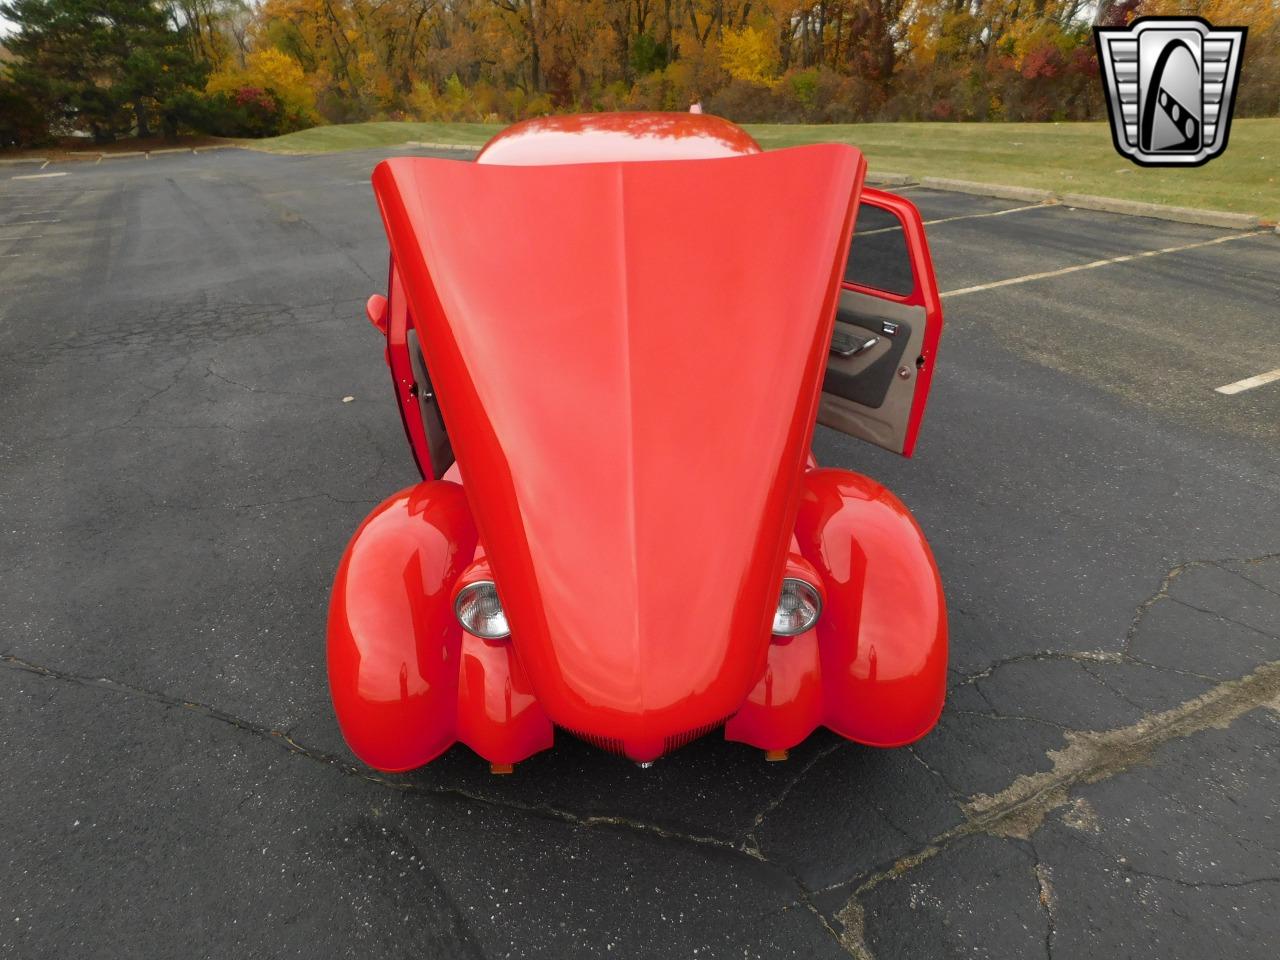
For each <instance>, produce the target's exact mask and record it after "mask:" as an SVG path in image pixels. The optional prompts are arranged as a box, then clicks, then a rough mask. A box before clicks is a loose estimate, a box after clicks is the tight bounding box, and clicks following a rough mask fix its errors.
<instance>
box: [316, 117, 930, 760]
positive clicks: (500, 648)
mask: <svg viewBox="0 0 1280 960" xmlns="http://www.w3.org/2000/svg"><path fill="white" fill-rule="evenodd" d="M865 172H866V163H865V161H864V159H863V157H862V156H861V154H860V153H859V152H858V151H857V150H856V149H854V148H853V147H849V146H843V145H835V144H827V145H816V146H806V147H796V148H793V149H788V150H777V151H771V152H768V153H765V152H761V150H760V148H759V146H758V145H757V144H756V143H755V141H754V140H752V138H751V137H750V136H749V135H748V134H747V133H745V132H744V131H743V130H741V129H740V128H738V127H736V126H734V125H732V124H730V123H728V122H726V121H724V120H720V119H717V118H714V117H710V116H693V115H688V114H614V115H607V114H606V115H595V116H580V117H557V118H548V119H540V120H532V121H526V122H524V123H519V124H516V125H515V126H513V127H511V128H509V129H508V130H506V131H505V132H503V133H501V134H499V135H498V136H497V137H495V138H494V139H493V140H492V141H490V142H489V144H488V145H487V146H486V147H485V148H484V149H483V150H482V151H481V153H480V156H479V158H478V160H477V162H476V163H461V162H458V161H454V160H435V159H420V158H404V159H394V160H388V161H386V162H384V163H381V164H379V165H378V167H377V169H376V170H375V171H374V175H373V185H374V191H375V193H376V195H377V199H378V205H379V208H380V210H381V213H382V219H383V222H384V223H385V225H386V230H387V237H388V240H389V242H390V247H391V268H390V278H389V281H388V292H387V295H386V296H385V297H383V296H380V295H379V296H374V297H372V298H371V299H370V301H369V306H368V315H369V319H370V320H371V321H372V323H373V325H374V326H375V327H376V328H377V329H378V330H379V331H380V332H381V333H382V334H383V335H384V336H385V338H386V357H387V361H388V363H389V365H390V367H391V374H392V381H393V384H394V388H395V400H396V406H397V408H398V410H399V412H400V417H401V419H402V420H403V423H404V428H405V433H406V435H407V437H408V440H409V446H410V449H411V450H412V452H413V456H414V459H415V460H416V462H417V466H418V469H419V470H420V471H421V473H422V477H423V480H422V482H421V483H418V484H415V485H414V486H411V487H409V488H407V489H405V490H401V491H400V492H399V493H396V494H394V495H393V496H391V497H390V498H389V499H387V500H386V501H385V502H383V503H382V504H381V505H380V506H378V507H377V509H375V510H374V511H373V512H372V513H371V514H370V515H369V517H368V518H367V519H366V520H365V521H364V523H363V524H362V525H361V526H360V528H359V530H357V531H356V534H355V536H354V537H353V538H352V540H351V543H350V545H349V546H348V547H347V550H346V553H345V554H344V556H343V558H342V561H341V564H340V566H339V568H338V573H337V579H336V582H335V584H334V588H333V597H332V603H331V608H330V614H329V629H328V651H329V679H330V687H331V691H332V695H333V702H334V706H335V708H336V710H337V714H338V720H339V723H340V724H341V727H342V731H343V734H344V735H345V737H346V739H347V742H348V744H349V745H350V746H351V748H352V750H354V751H355V753H356V755H357V756H359V757H360V759H361V760H363V761H364V762H365V763H367V764H369V765H370V766H373V767H376V768H378V769H381V770H388V771H399V770H407V769H410V768H412V767H417V766H419V765H421V764H424V763H427V762H428V761H429V760H431V759H433V758H434V757H436V756H437V755H439V754H440V753H441V752H443V751H444V750H446V749H448V748H449V747H450V746H451V745H452V744H454V743H455V742H458V741H461V742H462V743H465V744H466V745H467V746H469V747H470V748H471V749H472V750H474V751H475V752H476V753H478V754H480V756H482V757H484V758H485V759H486V760H488V761H489V762H490V764H491V765H492V769H493V770H495V771H497V772H505V771H509V770H510V769H511V765H513V764H515V763H517V762H519V761H521V760H523V759H525V758H526V757H528V756H530V755H531V754H533V753H536V752H538V751H540V750H545V749H547V748H548V747H550V746H551V745H552V741H553V739H554V736H555V731H556V729H557V728H559V729H560V730H562V731H565V732H568V733H571V734H573V735H575V736H577V737H581V738H583V739H585V740H587V741H589V742H591V743H593V744H596V745H598V746H600V747H602V748H604V749H607V750H610V751H614V752H616V753H620V754H623V755H625V756H627V757H629V758H631V759H633V760H635V761H638V762H641V763H648V762H650V761H653V760H654V759H656V758H658V757H660V756H662V755H663V754H664V753H667V752H669V751H671V750H674V749H676V748H678V747H680V746H682V745H683V744H686V743H688V742H689V741H691V740H693V739H695V738H697V737H700V736H703V735H704V734H707V733H710V732H711V731H714V730H717V729H721V728H722V729H723V730H724V736H725V737H727V738H728V739H730V740H737V741H741V742H744V743H747V744H751V745H753V746H756V747H759V748H761V749H763V750H765V751H768V753H769V756H771V757H774V758H776V757H780V756H785V751H786V750H787V749H788V748H790V747H792V746H794V745H795V744H797V743H799V742H800V741H801V740H803V739H804V738H805V737H807V736H808V735H809V734H810V733H811V732H812V731H813V730H814V729H815V727H817V726H818V725H823V726H826V727H828V728H830V729H831V730H834V731H835V732H837V733H839V734H840V735H841V736H844V737H847V738H849V739H851V740H856V741H858V742H859V743H865V744H873V745H876V746H883V747H892V746H897V745H901V744H905V743H909V742H910V741H913V740H915V739H917V738H919V737H921V736H923V735H924V734H925V733H926V732H928V731H929V729H930V728H931V727H932V726H933V725H934V723H935V722H936V720H937V718H938V714H939V712H940V711H941V709H942V701H943V694H944V686H945V673H946V659H947V625H946V611H945V606H944V601H943V595H942V587H941V584H940V582H939V579H938V571H937V568H936V566H935V564H934V560H933V557H932V555H931V553H930V551H929V547H928V544H927V543H926V541H925V538H924V535H923V534H922V533H921V531H920V528H919V526H917V524H916V522H915V520H914V519H913V518H912V516H911V514H910V513H909V512H908V511H907V509H906V508H905V507H904V506H903V505H902V503H901V502H899V501H898V499H897V498H895V497H894V495H893V494H892V493H890V492H889V491H888V490H886V489H885V488H884V487H882V486H881V485H880V484H879V483H877V482H876V481H874V480H872V479H870V478H868V477H865V476H863V475H861V474H858V473H852V472H850V471H848V470H842V469H830V468H822V467H819V466H818V464H817V463H816V462H815V461H814V458H813V455H812V453H811V452H810V442H811V439H812V435H813V430H814V424H815V422H817V423H822V424H825V425H827V426H828V427H831V428H833V429H835V430H839V431H843V432H845V433H847V434H851V435H852V436H855V437H859V438H861V439H863V440H866V441H869V442H870V443H873V444H876V445H879V446H881V447H885V448H887V449H889V450H893V451H895V452H897V453H900V454H902V455H904V456H910V455H911V452H912V449H913V447H914V446H915V443H916V437H917V435H918V433H919V431H920V422H921V418H922V417H923V415H924V409H925V400H926V398H927V396H928V392H929V381H930V378H931V377H932V374H933V367H934V363H935V360H936V355H937V346H938V336H939V333H940V332H941V328H942V311H941V307H940V304H939V300H938V293H937V287H936V283H935V281H934V276H933V268H932V265H931V263H930V260H929V253H928V248H927V246H926V243H925V237H924V232H923V230H922V228H921V224H920V217H919V214H918V212H917V211H916V209H915V207H914V206H913V205H912V204H911V203H910V202H908V201H907V200H904V199H902V198H900V197H897V196H893V195H890V194H888V193H882V192H880V191H878V190H873V189H871V188H869V187H865V186H864V185H863V176H864V174H865ZM855 221H858V222H859V224H860V225H861V226H860V232H859V234H858V237H857V239H856V240H854V241H853V247H852V254H851V253H850V244H851V238H853V237H854V225H855ZM895 251H897V252H898V253H899V254H900V257H898V258H895V257H894V256H893V254H894V252H895Z"/></svg>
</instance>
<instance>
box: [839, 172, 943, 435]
mask: <svg viewBox="0 0 1280 960" xmlns="http://www.w3.org/2000/svg"><path fill="white" fill-rule="evenodd" d="M840 286H841V289H840V304H839V309H838V311H837V313H836V324H835V332H834V334H833V336H832V339H831V351H830V354H829V355H828V358H827V373H826V378H825V379H824V381H823V384H822V406H821V408H820V409H819V412H818V422H819V423H821V424H823V425H824V426H827V427H830V428H832V429H833V430H839V431H840V432H841V433H847V434H849V435H850V436H854V437H859V438H861V439H863V440H867V441H869V442H871V443H874V444H875V445H876V446H880V447H884V448H885V449H886V450H892V451H893V452H894V453H900V454H902V455H903V456H905V457H909V456H911V453H912V450H914V448H915V443H916V436H917V435H918V434H919V432H920V422H921V420H922V419H923V418H924V408H925V402H926V401H927V400H928V397H929V384H930V381H931V380H932V378H933V367H934V363H935V362H936V359H937V352H938V338H939V336H940V335H941V333H942V303H941V301H940V299H939V297H938V284H937V280H936V279H935V278H934V275H933V262H932V261H931V260H930V258H929V246H928V243H927V242H926V241H925V236H924V227H923V226H922V224H921V222H920V211H918V210H917V209H916V207H915V204H913V203H912V202H911V201H910V200H905V199H903V198H902V197H899V196H896V195H894V194H891V193H885V192H884V191H882V190H874V189H872V188H870V187H864V188H863V191H862V203H861V206H860V207H859V210H858V218H857V223H856V225H855V228H854V234H853V244H852V246H851V247H850V249H849V259H848V262H847V263H846V265H845V272H844V280H843V282H842V283H841V285H840Z"/></svg>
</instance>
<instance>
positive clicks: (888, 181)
mask: <svg viewBox="0 0 1280 960" xmlns="http://www.w3.org/2000/svg"><path fill="white" fill-rule="evenodd" d="M866 181H867V183H876V184H879V185H880V186H882V187H910V186H914V185H915V182H916V178H915V177H909V176H907V175H906V174H905V173H881V172H879V171H878V170H868V171H867V176H866Z"/></svg>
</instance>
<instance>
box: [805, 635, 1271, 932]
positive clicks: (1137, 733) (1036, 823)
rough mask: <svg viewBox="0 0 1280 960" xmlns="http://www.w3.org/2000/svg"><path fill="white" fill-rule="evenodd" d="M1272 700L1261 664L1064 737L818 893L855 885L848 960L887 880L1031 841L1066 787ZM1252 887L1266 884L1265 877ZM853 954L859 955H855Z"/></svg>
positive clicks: (844, 916)
mask: <svg viewBox="0 0 1280 960" xmlns="http://www.w3.org/2000/svg"><path fill="white" fill-rule="evenodd" d="M1277 698H1280V660H1276V661H1272V662H1270V663H1266V664H1263V665H1262V666H1260V667H1258V668H1257V669H1256V670H1254V671H1253V672H1252V673H1250V674H1248V675H1246V676H1244V677H1240V678H1238V679H1234V680H1226V681H1222V682H1220V683H1218V684H1217V685H1215V686H1214V687H1212V688H1210V689H1209V690H1208V691H1206V692H1205V693H1203V694H1201V695H1200V696H1197V697H1193V698H1192V699H1190V700H1187V701H1185V702H1183V703H1181V704H1179V705H1178V706H1176V707H1173V708H1172V709H1170V710H1165V711H1162V712H1160V713H1155V714H1151V715H1149V716H1145V717H1143V718H1142V719H1140V720H1138V721H1137V722H1136V723H1132V724H1128V725H1127V726H1123V727H1117V728H1115V729H1112V730H1103V731H1067V733H1066V740H1067V743H1066V746H1065V747H1063V748H1062V749H1060V750H1051V751H1049V753H1048V758H1049V760H1050V763H1051V766H1050V769H1048V770H1045V771H1040V772H1036V773H1029V774H1023V775H1022V776H1019V777H1017V778H1016V779H1015V780H1014V781H1013V782H1012V783H1011V784H1010V785H1009V786H1008V787H1006V788H1005V789H1004V790H1001V791H1000V792H998V793H995V794H978V795H976V796H974V797H972V798H970V799H969V800H968V801H967V802H966V803H964V804H962V805H961V812H962V813H963V815H964V820H963V822H961V823H960V824H958V825H957V826H955V827H953V828H951V829H950V830H947V831H944V832H942V833H940V834H938V835H937V836H935V837H933V838H932V839H930V840H929V841H928V842H927V843H925V844H923V845H922V846H921V847H920V849H918V850H916V851H914V852H912V853H910V854H907V855H906V856H903V857H900V858H899V859H898V860H896V861H895V862H894V863H892V864H891V865H889V866H888V867H886V868H884V869H881V870H879V871H877V872H874V873H872V874H870V875H863V876H862V877H857V878H854V879H852V880H847V881H842V882H840V883H836V884H832V885H830V886H828V887H825V888H823V889H822V890H820V891H817V892H822V893H825V892H830V891H835V890H839V889H843V888H848V887H850V886H854V889H853V892H852V894H851V895H850V897H849V900H848V901H847V903H846V904H845V906H844V907H843V908H842V909H841V910H840V911H839V912H838V913H837V919H839V920H841V922H842V923H844V925H845V933H844V934H842V938H843V939H842V942H844V944H845V948H846V950H848V951H849V952H850V954H851V955H853V956H863V955H866V954H865V944H864V943H863V938H864V931H863V924H864V922H865V921H864V915H863V908H862V906H861V898H862V897H863V896H864V895H865V894H867V893H869V892H870V891H872V890H874V889H875V888H876V887H878V886H879V885H880V884H882V883H884V882H885V881H886V880H892V879H895V878H897V877H900V876H902V875H903V874H905V873H907V872H909V871H911V870H913V869H915V867H917V866H919V865H920V864H921V863H924V862H925V861H926V860H929V859H932V858H933V857H934V856H936V855H937V854H939V853H941V852H943V851H944V850H946V849H947V848H949V847H950V846H951V845H952V844H954V843H955V842H957V841H959V840H962V839H964V838H966V837H971V836H975V835H978V834H986V835H989V836H993V837H1011V838H1018V839H1022V840H1029V839H1030V838H1031V836H1032V835H1033V834H1034V833H1035V832H1036V831H1037V830H1038V829H1039V828H1040V826H1041V825H1042V824H1043V822H1044V819H1045V817H1046V816H1047V815H1048V814H1049V813H1051V812H1052V811H1054V810H1056V809H1057V808H1059V807H1061V806H1064V805H1066V804H1067V803H1068V802H1069V801H1070V791H1071V789H1072V788H1074V787H1076V786H1078V785H1080V784H1084V783H1097V782H1098V781H1100V780H1105V779H1107V778H1109V777H1113V776H1115V775H1116V774H1118V773H1122V772H1124V771H1126V770H1128V769H1130V768H1131V767H1133V766H1135V765H1136V764H1139V763H1143V762H1146V761H1147V760H1148V759H1149V758H1150V757H1151V755H1152V753H1154V751H1155V750H1156V749H1158V748H1159V747H1161V746H1163V745H1164V744H1166V743H1168V742H1170V741H1171V740H1177V739H1183V738H1186V737H1189V736H1192V735H1193V734H1196V733H1199V732H1201V731H1203V730H1207V729H1210V728H1219V729H1221V728H1225V727H1227V726H1229V725H1230V724H1232V723H1234V722H1235V721H1236V720H1238V719H1239V718H1240V717H1242V716H1244V715H1245V714H1247V713H1250V712H1252V711H1253V710H1256V709H1260V708H1274V707H1273V705H1274V704H1275V703H1276V701H1277ZM1037 879H1038V880H1040V882H1041V884H1042V891H1043V890H1044V887H1043V882H1044V881H1043V879H1041V878H1040V877H1039V874H1037ZM1175 882H1176V881H1175ZM1254 882H1269V878H1259V879H1258V880H1257V881H1254ZM855 884H856V886H855ZM1049 890H1050V893H1049V894H1048V896H1052V888H1051V887H1050V888H1049ZM1046 909H1047V907H1046ZM850 924H852V927H851V926H850ZM846 941H847V942H846ZM856 949H861V950H863V951H864V953H863V954H859V953H857V952H855V950H856Z"/></svg>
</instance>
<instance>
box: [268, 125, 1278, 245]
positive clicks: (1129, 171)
mask: <svg viewBox="0 0 1280 960" xmlns="http://www.w3.org/2000/svg"><path fill="white" fill-rule="evenodd" d="M746 127H747V129H748V130H749V131H750V132H751V134H752V135H753V136H754V137H755V138H756V139H757V140H759V141H760V144H761V145H762V146H764V147H766V148H769V147H789V146H794V145H796V144H801V143H817V142H821V141H839V142H843V143H851V144H853V145H855V146H857V147H859V148H860V149H861V150H862V151H863V152H864V153H865V154H866V156H867V160H868V162H869V163H870V165H871V167H872V169H874V170H879V171H884V172H892V173H906V174H910V175H911V176H914V177H926V176H934V177H954V178H957V179H960V180H977V181H981V182H986V183H1011V184H1017V185H1019V186H1027V187H1042V188H1044V189H1048V190H1054V191H1057V192H1059V193H1091V194H1097V195H1099V196H1107V197H1123V198H1126V199H1130V200H1145V201H1149V202H1151V203H1168V204H1173V205H1175V206H1181V207H1206V208H1209V209H1213V210H1228V211H1232V212H1235V213H1256V214H1259V215H1260V216H1262V217H1264V218H1266V219H1268V220H1276V219H1278V218H1280V118H1274V119H1264V120H1236V121H1235V122H1234V123H1232V125H1231V142H1230V145H1229V146H1228V148H1227V151H1226V153H1224V154H1223V155H1222V156H1221V157H1219V158H1218V159H1216V160H1213V161H1211V162H1210V163H1209V164H1208V165H1207V166H1203V167H1195V168H1192V169H1186V170H1179V169H1151V168H1147V167H1139V166H1137V165H1135V164H1133V163H1131V162H1129V161H1128V160H1125V159H1124V158H1122V157H1121V156H1120V155H1119V154H1117V153H1116V152H1115V149H1114V148H1113V147H1112V145H1111V133H1110V129H1109V127H1108V125H1107V124H1105V123H859V124H782V123H771V124H746ZM499 129H501V125H500V124H476V123H356V124H345V125H341V126H330V127H314V128H312V129H310V130H302V131H300V132H298V133H291V134H287V135H285V136H283V137H275V138H272V139H270V140H261V141H258V142H257V143H255V144H254V146H255V147H257V148H258V149H263V150H270V151H272V152H278V153H321V152H328V151H332V150H351V149H356V148H360V147H377V146H390V145H392V144H398V143H404V142H405V141H406V140H422V141H429V142H436V143H459V144H475V145H479V144H482V143H484V141H485V140H487V139H488V138H489V137H490V136H492V135H493V134H494V133H496V132H497V131H498V130H499Z"/></svg>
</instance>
